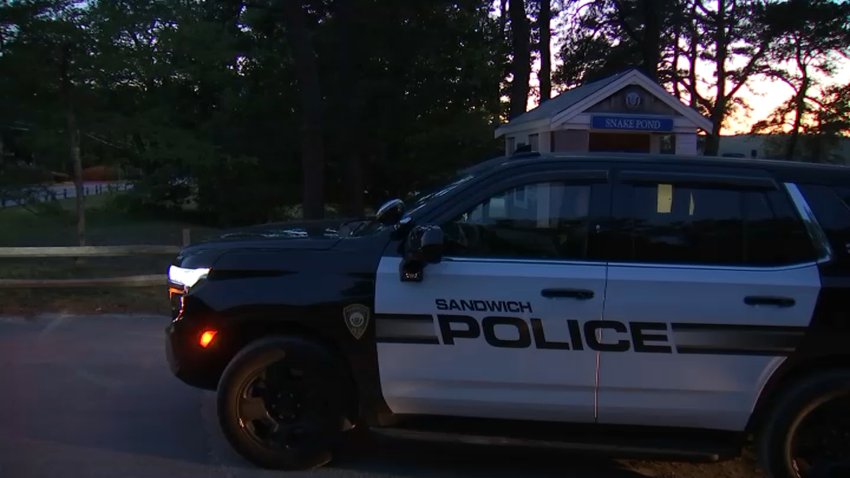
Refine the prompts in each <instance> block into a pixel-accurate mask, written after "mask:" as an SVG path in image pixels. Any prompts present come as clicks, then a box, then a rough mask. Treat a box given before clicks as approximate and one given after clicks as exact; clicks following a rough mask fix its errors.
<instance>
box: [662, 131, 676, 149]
mask: <svg viewBox="0 0 850 478" xmlns="http://www.w3.org/2000/svg"><path fill="white" fill-rule="evenodd" d="M659 152H660V153H661V154H675V153H676V135H675V134H663V135H661V141H660V145H659Z"/></svg>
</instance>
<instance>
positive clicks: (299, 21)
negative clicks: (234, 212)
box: [281, 0, 325, 219]
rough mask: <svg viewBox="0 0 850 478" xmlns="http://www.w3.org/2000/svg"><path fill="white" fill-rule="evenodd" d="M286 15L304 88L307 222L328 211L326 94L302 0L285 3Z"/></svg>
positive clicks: (303, 169)
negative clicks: (324, 94)
mask: <svg viewBox="0 0 850 478" xmlns="http://www.w3.org/2000/svg"><path fill="white" fill-rule="evenodd" d="M281 4H282V6H283V12H284V16H285V25H286V38H287V41H288V42H289V45H290V48H292V56H293V60H294V63H295V76H296V78H297V81H298V87H299V89H300V93H301V94H300V95H299V96H300V98H301V108H302V110H303V123H302V125H301V168H302V173H303V182H304V190H303V192H302V197H303V208H304V218H305V219H320V218H322V217H323V216H324V212H325V204H324V203H325V197H324V182H325V174H324V172H325V171H324V170H325V148H324V138H323V133H322V95H321V91H320V87H319V68H318V65H317V62H316V51H315V49H314V48H313V40H312V38H311V37H310V31H309V30H308V28H307V16H306V15H305V14H304V10H303V8H302V4H301V2H300V1H298V2H296V1H293V0H283V1H282V2H281Z"/></svg>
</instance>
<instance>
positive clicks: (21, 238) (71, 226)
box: [0, 193, 215, 247]
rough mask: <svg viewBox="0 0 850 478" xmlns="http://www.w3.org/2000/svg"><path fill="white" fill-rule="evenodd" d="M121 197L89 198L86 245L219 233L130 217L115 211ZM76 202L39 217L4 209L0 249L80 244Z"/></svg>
mask: <svg viewBox="0 0 850 478" xmlns="http://www.w3.org/2000/svg"><path fill="white" fill-rule="evenodd" d="M117 194H118V193H115V194H104V195H99V196H89V197H86V243H87V244H89V245H113V244H175V245H179V244H181V241H182V237H183V236H182V234H183V232H182V231H183V228H186V227H188V228H189V229H190V231H191V234H192V239H193V240H198V239H202V238H204V237H207V236H209V235H210V234H214V233H215V230H214V229H212V228H208V227H202V226H197V225H193V224H189V223H186V222H182V221H176V220H173V219H168V218H157V217H137V216H132V215H128V214H126V213H124V212H122V211H120V210H118V209H117V208H115V207H113V201H114V199H115V197H116V196H117ZM74 207H75V205H74V200H73V199H66V200H61V201H55V202H52V203H50V204H49V205H47V206H45V205H42V206H39V208H38V209H39V213H38V214H34V213H33V212H32V211H30V210H27V209H24V208H22V207H9V208H5V209H0V247H5V246H71V245H76V244H77V239H76V230H77V223H76V217H75V213H74Z"/></svg>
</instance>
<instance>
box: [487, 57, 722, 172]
mask: <svg viewBox="0 0 850 478" xmlns="http://www.w3.org/2000/svg"><path fill="white" fill-rule="evenodd" d="M700 130H702V131H704V132H705V133H710V132H711V130H712V128H711V122H710V121H709V120H708V119H706V118H705V117H703V116H702V115H700V114H699V113H698V112H697V111H696V110H694V109H693V108H691V107H689V106H688V105H686V104H683V103H682V102H681V101H679V100H678V99H676V97H675V96H673V95H671V94H670V93H668V92H667V91H666V90H664V88H662V87H661V86H659V85H658V84H657V83H656V82H654V81H652V80H651V79H650V78H649V77H647V76H646V75H644V74H643V73H640V72H639V71H637V70H628V71H625V72H622V73H618V74H616V75H613V76H609V77H608V78H604V79H601V80H598V81H594V82H592V83H588V84H585V85H582V86H580V87H578V88H574V89H572V90H569V91H565V92H564V93H561V94H560V95H558V96H556V97H554V98H552V99H550V100H548V101H545V102H544V103H543V104H541V105H540V106H538V107H537V108H534V109H533V110H531V111H528V112H526V113H524V114H522V115H520V116H517V117H516V118H514V119H513V120H511V121H510V122H509V123H507V124H504V125H502V126H500V127H499V128H497V129H496V138H500V137H502V136H504V137H505V153H506V154H511V153H513V152H514V151H515V150H516V148H517V147H519V146H520V145H523V144H525V145H529V146H530V147H531V150H532V151H540V152H564V151H570V152H596V151H606V152H630V153H662V154H663V153H670V154H673V153H675V154H681V155H696V154H698V149H697V133H698V132H699V131H700Z"/></svg>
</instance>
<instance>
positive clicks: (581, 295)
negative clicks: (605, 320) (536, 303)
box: [540, 289, 593, 300]
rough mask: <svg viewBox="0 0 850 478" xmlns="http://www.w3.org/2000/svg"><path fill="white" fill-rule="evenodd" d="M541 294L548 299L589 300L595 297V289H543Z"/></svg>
mask: <svg viewBox="0 0 850 478" xmlns="http://www.w3.org/2000/svg"><path fill="white" fill-rule="evenodd" d="M540 295H542V296H543V297H546V298H548V299H578V300H588V299H592V298H593V291H592V290H587V289H543V290H541V291H540Z"/></svg>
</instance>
